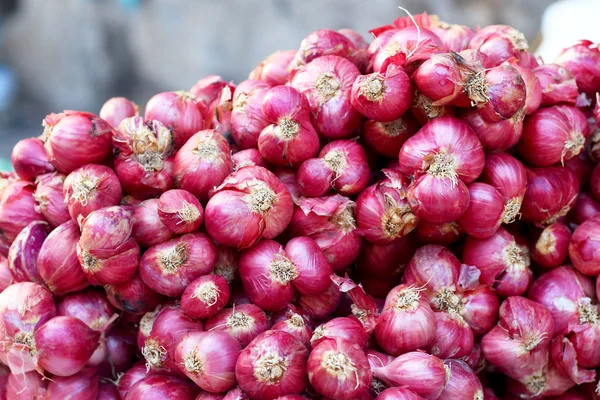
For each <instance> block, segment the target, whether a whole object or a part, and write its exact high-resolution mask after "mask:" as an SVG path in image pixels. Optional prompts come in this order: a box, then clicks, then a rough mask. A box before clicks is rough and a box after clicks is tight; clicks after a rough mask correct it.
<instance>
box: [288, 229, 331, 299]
mask: <svg viewBox="0 0 600 400" xmlns="http://www.w3.org/2000/svg"><path fill="white" fill-rule="evenodd" d="M285 252H286V254H287V256H288V257H289V260H290V261H291V262H292V263H293V264H294V265H295V267H296V269H297V271H298V277H296V278H295V279H294V280H293V281H292V285H293V286H294V288H295V289H296V291H297V292H298V293H300V294H301V295H305V296H316V295H319V294H321V293H323V292H325V291H326V290H327V289H328V288H329V285H330V283H331V281H330V279H329V276H330V275H331V274H332V273H333V269H332V267H331V264H330V263H329V261H327V258H326V257H325V255H324V254H323V252H322V251H321V249H320V248H319V245H318V244H317V243H316V242H315V241H314V240H313V239H311V238H309V237H306V236H300V237H295V238H293V239H292V240H290V241H289V242H288V243H287V244H286V246H285Z"/></svg>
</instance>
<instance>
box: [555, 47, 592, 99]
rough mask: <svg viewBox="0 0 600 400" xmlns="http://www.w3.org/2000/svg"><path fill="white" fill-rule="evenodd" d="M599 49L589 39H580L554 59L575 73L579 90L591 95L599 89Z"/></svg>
mask: <svg viewBox="0 0 600 400" xmlns="http://www.w3.org/2000/svg"><path fill="white" fill-rule="evenodd" d="M598 60H600V50H598V45H597V44H595V43H592V42H591V41H589V40H580V41H579V42H578V43H577V44H575V45H573V46H571V47H567V48H566V49H564V50H563V51H562V52H561V53H560V54H559V55H558V57H557V58H556V59H555V60H554V62H555V63H556V64H560V65H562V66H563V67H565V68H567V69H568V70H569V71H571V72H572V73H573V75H575V79H576V80H577V87H578V88H579V90H581V91H583V92H585V93H587V94H588V95H589V96H590V97H593V95H594V93H595V92H598V90H599V89H600V67H599V66H598Z"/></svg>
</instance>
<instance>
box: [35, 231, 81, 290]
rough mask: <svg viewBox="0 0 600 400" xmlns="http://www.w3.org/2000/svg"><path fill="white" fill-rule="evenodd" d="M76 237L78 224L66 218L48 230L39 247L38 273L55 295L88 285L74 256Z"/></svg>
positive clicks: (75, 254)
mask: <svg viewBox="0 0 600 400" xmlns="http://www.w3.org/2000/svg"><path fill="white" fill-rule="evenodd" d="M48 238H49V239H50V240H48ZM79 238H80V234H79V228H78V227H77V224H76V223H75V222H74V221H69V222H66V223H64V224H62V225H60V226H59V227H57V228H55V229H54V230H53V231H52V232H50V234H49V235H48V237H47V238H46V240H45V241H44V244H43V245H42V247H41V248H40V252H39V254H38V258H37V268H38V273H39V275H40V278H42V280H43V281H44V283H45V284H46V286H47V287H48V289H49V290H50V291H51V292H52V293H53V294H54V295H57V296H60V295H65V294H67V293H71V292H76V291H78V290H81V289H83V288H85V287H86V286H88V285H89V282H88V280H87V278H86V275H85V274H84V272H83V270H82V268H81V264H80V263H79V260H78V259H77V242H78V241H79Z"/></svg>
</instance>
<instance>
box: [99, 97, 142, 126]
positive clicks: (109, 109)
mask: <svg viewBox="0 0 600 400" xmlns="http://www.w3.org/2000/svg"><path fill="white" fill-rule="evenodd" d="M98 115H99V116H100V118H102V119H103V120H105V121H106V122H108V123H109V124H110V126H112V127H113V129H118V128H119V124H120V123H121V121H123V120H124V119H125V118H130V117H137V116H138V115H140V108H139V107H138V105H137V104H135V103H134V102H133V101H131V100H129V99H126V98H125V97H112V98H110V99H108V100H106V101H105V102H104V104H103V105H102V108H101V109H100V113H98Z"/></svg>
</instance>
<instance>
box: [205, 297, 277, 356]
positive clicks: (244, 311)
mask: <svg viewBox="0 0 600 400" xmlns="http://www.w3.org/2000/svg"><path fill="white" fill-rule="evenodd" d="M269 326H270V323H269V319H268V317H267V314H265V312H264V311H263V310H261V309H260V308H258V307H257V306H255V305H254V304H240V305H236V306H235V307H233V308H226V309H224V310H223V311H221V312H219V313H218V314H216V315H215V316H213V317H211V318H209V319H208V320H207V321H206V323H205V325H204V328H205V330H206V331H207V332H213V331H225V332H227V333H228V334H229V335H231V336H232V337H233V338H235V339H236V340H237V341H238V342H239V343H240V344H241V345H242V347H246V346H248V344H249V343H250V342H251V341H252V340H253V339H254V338H255V337H257V336H258V335H260V334H261V333H263V332H264V331H266V330H267V329H269Z"/></svg>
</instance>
